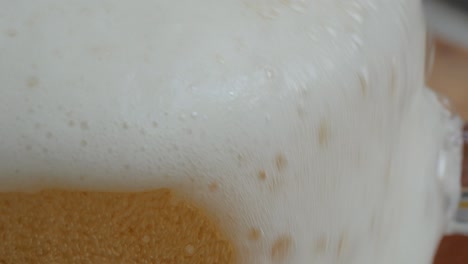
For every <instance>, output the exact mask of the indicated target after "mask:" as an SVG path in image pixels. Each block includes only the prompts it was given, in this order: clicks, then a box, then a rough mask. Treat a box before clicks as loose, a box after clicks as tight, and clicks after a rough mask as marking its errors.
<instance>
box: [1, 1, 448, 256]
mask: <svg viewBox="0 0 468 264" xmlns="http://www.w3.org/2000/svg"><path fill="white" fill-rule="evenodd" d="M0 32H1V34H0V54H1V60H0V121H1V125H0V183H1V184H0V191H2V192H11V191H38V190H42V189H50V188H58V189H82V190H89V191H126V192H131V191H134V192H138V191H148V190H154V189H161V188H169V189H172V190H174V191H176V192H177V193H178V194H179V195H180V197H182V198H183V199H186V200H187V201H190V202H193V204H196V205H198V206H200V208H203V209H204V210H206V212H209V214H210V216H212V219H213V221H215V223H217V224H219V227H220V229H222V230H224V234H225V235H226V238H227V239H228V240H229V241H232V244H233V246H234V248H235V249H236V250H237V251H236V252H237V253H238V254H237V255H238V257H239V259H238V260H239V262H240V263H245V264H250V263H255V264H257V263H259V264H263V263H274V264H279V263H286V264H302V263H313V262H314V261H315V262H318V263H337V264H375V263H378V264H393V263H398V264H420V263H429V262H430V259H431V257H432V253H433V250H434V248H435V247H436V245H437V243H438V239H439V238H440V235H441V230H442V227H441V226H442V224H443V223H442V222H443V221H442V217H441V215H442V208H443V204H442V199H440V197H439V194H440V193H439V192H440V190H439V189H440V188H439V187H440V186H439V185H438V184H439V179H438V178H437V173H436V171H437V161H438V159H439V156H440V148H441V147H442V145H443V144H444V131H443V130H444V124H443V122H442V119H443V115H442V114H441V111H439V110H440V105H438V104H437V103H435V102H434V101H435V100H432V99H433V98H432V97H431V96H428V94H427V91H426V90H425V89H424V64H425V57H424V56H425V47H424V45H425V37H426V36H425V29H424V20H423V17H422V12H421V3H420V1H417V0H394V1H388V0H335V1H330V0H290V1H284V0H244V1H241V0H239V1H238V0H200V1H194V0H178V1H169V0H156V1H154V0H139V1H125V0H114V1H105V0H104V1H99V2H96V1H94V0H81V1H74V2H72V3H71V2H64V1H60V0H43V1H28V0H16V1H9V2H8V4H5V5H4V6H2V8H1V9H0Z"/></svg>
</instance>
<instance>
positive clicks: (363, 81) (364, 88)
mask: <svg viewBox="0 0 468 264" xmlns="http://www.w3.org/2000/svg"><path fill="white" fill-rule="evenodd" d="M359 85H360V86H361V94H362V96H367V90H368V83H367V79H366V77H365V76H364V75H363V74H359Z"/></svg>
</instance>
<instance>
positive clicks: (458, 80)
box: [424, 0, 468, 264]
mask: <svg viewBox="0 0 468 264" xmlns="http://www.w3.org/2000/svg"><path fill="white" fill-rule="evenodd" d="M424 5H425V11H426V19H427V25H428V30H429V34H430V35H431V36H432V47H433V48H434V50H435V53H434V57H433V62H434V64H433V67H432V71H431V74H429V76H428V85H429V87H431V88H433V89H435V90H437V91H438V92H440V93H441V94H444V95H446V96H447V97H449V98H450V99H451V101H452V103H453V105H454V107H455V109H456V110H457V111H458V113H459V114H460V115H461V117H462V118H463V119H464V120H465V121H467V122H468V0H426V1H424ZM464 153H465V157H468V145H465V150H464ZM464 163H465V164H466V165H465V166H464V168H465V169H466V170H465V171H464V173H463V175H464V176H463V179H462V181H463V184H464V186H465V188H466V187H468V158H465V160H464ZM467 263H468V237H462V236H447V237H446V238H444V239H443V241H442V242H441V244H440V246H439V250H438V253H437V255H436V258H435V262H434V264H467Z"/></svg>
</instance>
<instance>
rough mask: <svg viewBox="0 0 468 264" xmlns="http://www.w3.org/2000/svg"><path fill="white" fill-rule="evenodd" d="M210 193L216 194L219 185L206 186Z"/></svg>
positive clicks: (213, 183) (214, 183)
mask: <svg viewBox="0 0 468 264" xmlns="http://www.w3.org/2000/svg"><path fill="white" fill-rule="evenodd" d="M208 189H209V190H210V192H216V191H217V190H218V189H219V184H218V183H217V182H212V183H210V184H209V185H208Z"/></svg>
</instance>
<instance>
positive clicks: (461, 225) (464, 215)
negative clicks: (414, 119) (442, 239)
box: [451, 125, 468, 235]
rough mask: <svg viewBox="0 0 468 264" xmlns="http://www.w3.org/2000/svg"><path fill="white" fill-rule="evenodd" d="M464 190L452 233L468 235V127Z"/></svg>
mask: <svg viewBox="0 0 468 264" xmlns="http://www.w3.org/2000/svg"><path fill="white" fill-rule="evenodd" d="M461 183H462V190H461V196H460V200H459V203H458V210H457V211H456V213H455V217H454V220H453V222H452V226H451V229H452V230H451V231H452V233H457V234H464V235H468V125H465V127H464V129H463V161H462V179H461Z"/></svg>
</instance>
